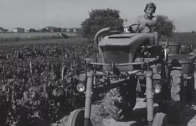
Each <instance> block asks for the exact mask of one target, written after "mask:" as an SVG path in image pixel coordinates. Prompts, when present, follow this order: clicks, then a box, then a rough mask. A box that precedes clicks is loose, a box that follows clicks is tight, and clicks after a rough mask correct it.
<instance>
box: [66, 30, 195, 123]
mask: <svg viewBox="0 0 196 126" xmlns="http://www.w3.org/2000/svg"><path fill="white" fill-rule="evenodd" d="M106 32H107V33H110V35H108V36H105V37H104V38H102V39H101V41H98V38H99V37H100V35H102V33H106ZM94 42H95V44H96V45H97V48H98V50H99V51H98V55H97V57H94V58H93V59H92V60H91V61H89V62H88V63H89V65H92V70H91V71H88V72H87V73H83V74H82V75H81V76H80V77H81V79H80V80H79V82H80V83H79V84H78V86H77V90H78V91H79V92H81V93H85V106H84V108H78V109H76V110H74V111H73V112H72V113H71V114H70V117H69V120H68V126H92V124H91V104H92V98H93V97H94V96H95V95H97V94H99V93H103V92H105V97H104V100H103V102H104V103H103V104H104V106H105V110H106V111H107V112H108V113H109V114H110V116H111V117H112V118H114V119H115V120H116V121H123V120H125V119H127V118H130V115H131V113H132V111H134V110H133V109H134V107H135V105H136V104H137V103H136V101H137V100H136V99H137V93H138V90H137V88H138V87H139V88H144V90H140V93H143V94H144V95H145V98H146V101H147V108H146V109H147V120H146V124H147V125H148V126H167V124H168V123H171V124H180V123H182V122H183V119H184V105H185V81H186V80H187V78H188V74H190V75H192V71H191V70H192V66H191V64H192V62H191V61H179V62H178V63H179V64H180V63H181V64H182V65H181V64H180V65H179V66H177V65H176V63H173V60H171V59H169V57H168V52H169V51H168V42H167V43H166V45H160V44H159V43H160V41H159V34H158V33H157V32H153V33H150V32H149V33H132V32H130V33H124V31H123V27H113V28H104V29H101V30H100V31H98V32H97V34H96V35H95V38H94ZM155 102H156V103H158V105H159V110H158V112H155V110H154V103H155Z"/></svg>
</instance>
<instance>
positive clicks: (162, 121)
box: [152, 113, 168, 126]
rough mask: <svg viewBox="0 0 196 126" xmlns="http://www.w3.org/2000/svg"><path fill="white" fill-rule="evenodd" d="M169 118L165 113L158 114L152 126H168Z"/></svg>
mask: <svg viewBox="0 0 196 126" xmlns="http://www.w3.org/2000/svg"><path fill="white" fill-rule="evenodd" d="M167 125H168V123H167V116H166V114H164V113H157V114H156V115H155V117H154V120H153V123H152V126H167Z"/></svg>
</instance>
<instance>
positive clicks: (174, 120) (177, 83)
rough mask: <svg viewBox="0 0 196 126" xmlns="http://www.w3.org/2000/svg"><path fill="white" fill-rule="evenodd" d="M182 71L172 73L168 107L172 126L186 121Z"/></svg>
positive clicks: (169, 120)
mask: <svg viewBox="0 0 196 126" xmlns="http://www.w3.org/2000/svg"><path fill="white" fill-rule="evenodd" d="M183 82H184V81H183V75H182V73H181V71H177V70H174V71H172V72H171V100H172V103H171V104H169V105H168V109H167V116H168V122H169V123H171V124H180V123H181V122H182V121H183V119H184V100H185V94H184V84H183Z"/></svg>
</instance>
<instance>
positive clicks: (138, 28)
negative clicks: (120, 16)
mask: <svg viewBox="0 0 196 126" xmlns="http://www.w3.org/2000/svg"><path fill="white" fill-rule="evenodd" d="M155 11H156V6H155V4H154V3H148V4H146V7H145V9H144V12H145V14H144V15H141V16H139V17H138V18H137V19H136V23H135V24H133V25H131V26H130V27H129V31H130V32H132V33H148V32H155V31H156V28H155V27H156V23H157V18H156V17H155V16H154V15H153V14H154V13H155Z"/></svg>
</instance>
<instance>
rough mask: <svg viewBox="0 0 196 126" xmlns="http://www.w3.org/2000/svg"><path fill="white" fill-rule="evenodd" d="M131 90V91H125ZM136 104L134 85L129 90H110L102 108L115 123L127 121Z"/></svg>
mask: <svg viewBox="0 0 196 126" xmlns="http://www.w3.org/2000/svg"><path fill="white" fill-rule="evenodd" d="M130 85H131V84H130ZM126 89H132V91H126ZM135 104H136V84H135V85H134V86H133V87H132V88H130V87H127V86H125V87H124V89H122V90H121V89H118V88H114V89H111V90H110V91H109V92H108V93H106V96H105V98H104V106H105V110H106V111H107V113H108V114H109V115H110V116H111V117H112V118H113V119H115V120H116V121H123V120H127V119H128V118H129V117H130V115H131V112H132V110H133V108H134V107H135Z"/></svg>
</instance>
